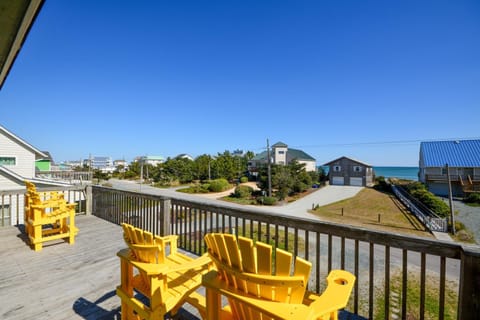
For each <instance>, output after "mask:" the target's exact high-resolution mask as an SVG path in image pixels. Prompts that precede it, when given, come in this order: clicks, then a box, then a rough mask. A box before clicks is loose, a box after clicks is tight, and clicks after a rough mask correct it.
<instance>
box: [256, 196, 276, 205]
mask: <svg viewBox="0 0 480 320" xmlns="http://www.w3.org/2000/svg"><path fill="white" fill-rule="evenodd" d="M257 203H258V204H263V205H266V206H273V205H274V204H276V203H277V198H275V197H264V196H261V197H258V198H257Z"/></svg>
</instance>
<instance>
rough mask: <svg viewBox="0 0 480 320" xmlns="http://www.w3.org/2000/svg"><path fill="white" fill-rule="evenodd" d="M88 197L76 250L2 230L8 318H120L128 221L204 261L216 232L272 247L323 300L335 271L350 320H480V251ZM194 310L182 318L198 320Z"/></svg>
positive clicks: (190, 203)
mask: <svg viewBox="0 0 480 320" xmlns="http://www.w3.org/2000/svg"><path fill="white" fill-rule="evenodd" d="M84 194H85V195H86V196H87V205H86V210H85V212H86V213H85V214H82V215H79V216H78V217H77V226H78V227H79V229H80V232H79V234H78V236H77V238H76V242H75V245H73V246H69V245H68V244H64V243H61V244H51V245H48V244H47V245H46V246H45V247H44V249H43V251H41V252H34V251H33V250H31V249H30V248H29V247H28V246H27V245H26V243H25V241H26V239H25V237H24V234H23V233H22V232H21V228H22V226H18V227H17V226H15V227H4V228H0V241H1V243H2V248H1V249H0V258H1V261H2V264H1V265H0V270H1V271H2V273H1V276H0V296H2V303H1V304H0V318H2V319H19V318H23V319H29V318H36V319H72V318H73V319H117V318H118V317H119V313H120V309H119V306H120V302H119V299H118V298H117V297H116V296H115V288H116V286H117V285H118V284H119V283H120V278H119V277H120V274H119V272H120V271H119V261H118V258H117V256H116V252H117V251H118V250H120V249H121V248H124V247H125V244H124V243H123V238H122V231H121V228H120V227H119V226H118V224H119V223H120V222H123V221H126V222H129V223H131V224H135V225H136V226H138V227H141V228H143V229H147V230H150V231H151V232H153V233H156V234H161V235H163V234H167V233H175V234H178V235H179V236H180V237H179V247H180V248H182V249H183V250H185V251H186V252H189V253H191V254H196V255H199V254H201V253H203V252H204V251H205V246H204V242H203V236H204V235H205V234H206V233H208V232H212V231H215V232H230V233H234V234H238V235H242V236H247V237H251V238H253V239H255V240H260V241H264V242H270V243H272V244H274V245H275V246H280V247H283V248H286V249H287V250H289V251H292V252H293V253H294V254H295V255H299V256H302V257H304V258H306V259H308V260H309V261H311V262H312V263H313V269H312V274H311V277H310V279H311V280H310V283H309V289H310V290H313V291H317V292H322V290H323V289H324V287H325V277H326V275H327V273H328V272H329V271H330V270H331V269H334V268H341V269H346V270H348V271H350V272H352V273H353V274H355V275H356V277H357V280H358V281H357V282H356V285H355V288H354V291H353V293H352V296H351V299H350V304H349V306H348V307H347V308H346V312H343V313H342V318H344V319H362V318H368V319H449V318H453V319H455V318H456V319H477V318H478V314H480V309H479V308H480V248H479V247H477V246H474V247H467V246H462V245H460V244H456V243H450V242H441V241H436V240H431V239H426V238H415V237H410V236H403V235H398V234H392V233H385V232H378V231H371V230H366V229H361V228H354V227H349V226H343V225H337V224H332V223H325V222H321V221H317V220H307V219H294V218H292V217H286V216H278V215H273V214H271V213H269V212H268V210H260V209H257V208H251V207H248V208H242V207H238V206H231V205H228V204H225V205H224V204H212V203H211V202H203V201H202V200H182V199H180V198H165V197H160V196H153V195H148V194H141V193H135V192H127V191H120V190H114V189H110V188H104V187H96V186H94V187H90V186H88V187H86V191H85V193H84ZM22 197H23V195H19V196H17V197H11V199H12V201H14V200H15V199H17V198H18V199H20V201H21V198H22ZM20 203H21V202H20ZM21 215H22V213H21V212H20V213H19V214H18V219H19V220H20V221H21ZM10 216H11V217H15V214H11V215H10ZM189 310H190V309H188V308H186V309H184V310H183V312H184V313H185V317H187V316H188V317H190V319H191V317H192V315H191V314H189V313H188V312H189Z"/></svg>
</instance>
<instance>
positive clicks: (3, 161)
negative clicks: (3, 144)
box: [0, 157, 17, 166]
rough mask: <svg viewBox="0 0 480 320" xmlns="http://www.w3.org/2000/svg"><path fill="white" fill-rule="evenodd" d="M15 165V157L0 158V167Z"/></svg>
mask: <svg viewBox="0 0 480 320" xmlns="http://www.w3.org/2000/svg"><path fill="white" fill-rule="evenodd" d="M16 163H17V159H16V158H15V157H0V166H14V165H16Z"/></svg>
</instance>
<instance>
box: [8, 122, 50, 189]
mask: <svg viewBox="0 0 480 320" xmlns="http://www.w3.org/2000/svg"><path fill="white" fill-rule="evenodd" d="M46 158H48V155H47V154H45V153H44V152H42V151H40V150H39V149H37V148H35V147H34V146H32V145H31V144H29V143H28V142H26V141H25V140H23V139H21V138H20V137H18V136H16V135H15V134H13V133H12V132H10V131H8V130H7V129H5V128H4V127H2V126H0V190H12V189H19V188H23V187H24V186H25V183H24V180H26V179H28V180H34V179H35V161H36V160H40V159H46ZM38 183H44V182H43V181H38Z"/></svg>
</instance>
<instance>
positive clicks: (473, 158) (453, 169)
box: [419, 140, 480, 196]
mask: <svg viewBox="0 0 480 320" xmlns="http://www.w3.org/2000/svg"><path fill="white" fill-rule="evenodd" d="M447 165H448V172H447ZM419 167H420V172H419V180H420V182H423V183H424V184H425V185H426V186H427V188H428V190H429V191H430V192H432V193H434V194H436V195H440V196H446V195H448V175H447V173H449V175H450V182H451V186H452V193H453V195H456V196H463V195H465V193H468V192H480V140H456V141H427V142H422V143H421V144H420V160H419Z"/></svg>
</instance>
